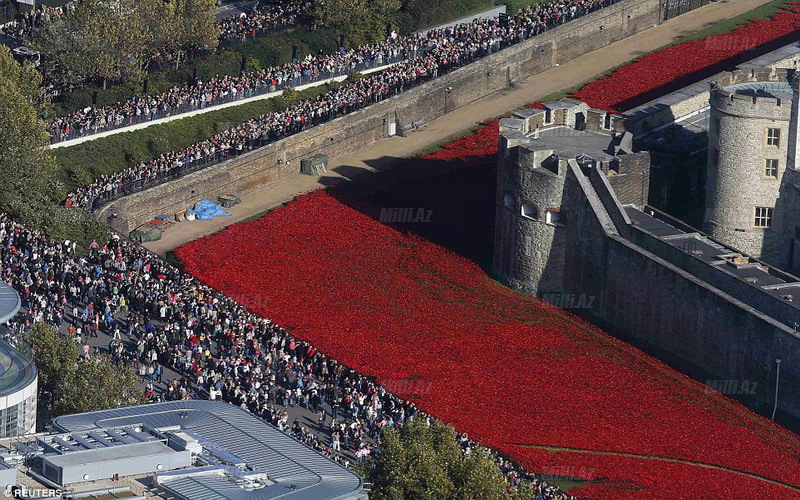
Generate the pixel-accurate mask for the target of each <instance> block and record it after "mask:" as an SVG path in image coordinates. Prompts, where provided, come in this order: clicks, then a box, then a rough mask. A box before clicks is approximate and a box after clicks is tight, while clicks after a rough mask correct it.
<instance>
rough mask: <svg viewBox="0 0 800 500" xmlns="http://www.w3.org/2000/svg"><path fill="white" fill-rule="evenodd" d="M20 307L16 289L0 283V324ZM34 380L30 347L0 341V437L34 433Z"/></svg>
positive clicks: (36, 384) (35, 396)
mask: <svg viewBox="0 0 800 500" xmlns="http://www.w3.org/2000/svg"><path fill="white" fill-rule="evenodd" d="M20 306H21V301H20V298H19V295H18V294H17V292H16V291H15V290H14V289H13V288H11V287H9V286H8V285H6V284H5V283H0V325H2V324H5V323H6V322H7V321H8V320H10V319H11V318H13V317H14V316H15V315H16V314H17V312H19V309H20ZM0 329H2V327H0ZM38 381H39V376H38V372H37V370H36V365H34V363H33V352H32V351H31V350H30V348H29V347H27V346H25V345H24V344H17V345H16V346H12V345H11V344H9V343H8V342H6V341H5V340H0V438H4V437H12V436H21V435H24V434H30V433H33V432H36V402H37V391H38V388H39V385H38Z"/></svg>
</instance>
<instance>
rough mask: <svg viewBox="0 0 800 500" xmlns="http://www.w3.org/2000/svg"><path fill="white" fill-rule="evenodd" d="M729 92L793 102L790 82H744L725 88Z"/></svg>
mask: <svg viewBox="0 0 800 500" xmlns="http://www.w3.org/2000/svg"><path fill="white" fill-rule="evenodd" d="M724 89H725V90H727V91H728V92H734V93H736V94H739V95H746V96H751V97H774V98H776V99H780V100H785V101H791V100H792V87H791V86H790V85H789V83H788V82H744V83H736V84H734V85H728V86H727V87H724Z"/></svg>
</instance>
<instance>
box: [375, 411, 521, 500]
mask: <svg viewBox="0 0 800 500" xmlns="http://www.w3.org/2000/svg"><path fill="white" fill-rule="evenodd" d="M367 475H368V477H369V478H370V480H371V481H372V490H371V491H370V498H375V499H380V500H401V499H412V498H413V499H430V500H434V499H471V498H475V499H478V498H480V499H488V500H491V499H502V498H508V496H507V494H506V491H507V486H506V483H505V480H504V478H503V475H502V474H501V473H500V470H499V469H498V468H497V464H496V463H495V462H494V460H492V458H491V455H489V453H488V451H487V450H486V449H485V448H477V449H476V450H474V451H473V452H472V453H470V454H469V455H465V454H464V453H462V451H461V447H460V446H459V443H458V441H457V440H456V433H455V430H453V428H452V427H449V426H447V425H445V424H443V423H441V422H438V421H437V422H434V423H433V424H431V425H428V423H427V421H426V420H424V419H421V418H416V419H412V420H409V421H406V423H405V424H404V425H403V426H402V427H401V428H400V429H388V430H384V431H383V433H382V441H381V448H380V454H379V455H378V457H377V459H376V460H375V462H374V464H373V465H372V466H371V468H370V469H369V470H368V471H367Z"/></svg>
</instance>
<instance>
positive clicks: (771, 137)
mask: <svg viewBox="0 0 800 500" xmlns="http://www.w3.org/2000/svg"><path fill="white" fill-rule="evenodd" d="M780 145H781V129H779V128H768V129H767V146H775V147H776V148H777V147H780Z"/></svg>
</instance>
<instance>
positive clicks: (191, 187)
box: [101, 0, 661, 233]
mask: <svg viewBox="0 0 800 500" xmlns="http://www.w3.org/2000/svg"><path fill="white" fill-rule="evenodd" d="M660 15H661V13H660V9H659V1H658V0H623V1H621V2H619V3H617V4H615V5H612V6H610V7H607V8H605V9H602V10H600V11H597V12H594V13H592V14H589V15H587V16H584V17H582V18H580V19H576V20H574V21H571V22H569V23H567V24H565V25H563V26H559V27H558V28H555V29H553V30H550V31H548V32H545V33H543V34H541V35H538V36H536V37H533V38H532V39H530V40H527V41H525V42H523V43H520V44H518V45H515V46H513V47H510V48H507V49H505V50H502V51H500V52H498V53H496V54H493V55H491V56H489V57H486V58H484V59H481V60H479V61H477V62H475V63H473V64H470V65H469V66H466V67H464V68H461V69H458V70H456V71H453V72H452V73H449V74H447V75H444V76H442V77H440V78H437V79H436V80H434V81H431V82H429V83H426V84H424V85H421V86H419V87H416V88H414V89H411V90H409V91H407V92H404V93H402V94H400V95H398V96H395V97H393V98H391V99H388V100H386V101H383V102H381V103H378V104H375V105H373V106H370V107H369V108H366V109H363V110H361V111H358V112H356V113H352V114H350V115H347V116H344V117H341V118H339V119H337V120H334V121H332V122H329V123H326V124H323V125H320V126H317V127H314V128H312V129H309V130H306V131H304V132H301V133H300V134H296V135H294V136H292V137H289V138H286V139H283V140H281V141H278V142H276V143H274V144H271V145H269V146H266V147H264V148H261V149H259V150H256V151H253V152H250V153H248V154H245V155H242V156H240V157H237V158H235V159H232V160H229V161H227V162H224V163H221V164H218V165H215V166H212V167H209V168H207V169H205V170H202V171H199V172H196V173H193V174H190V175H187V176H186V177H183V178H181V179H179V180H176V181H173V182H170V183H166V184H162V185H160V186H155V187H153V188H150V189H147V190H145V191H143V192H140V193H137V194H134V195H131V196H127V197H125V198H121V199H119V200H117V201H115V202H113V203H111V204H110V205H108V206H106V207H104V209H103V210H102V211H101V217H102V216H103V215H107V214H110V213H116V214H117V217H116V218H115V219H114V221H113V222H112V223H113V225H114V229H116V230H117V231H119V232H122V233H127V232H129V231H131V230H133V229H135V228H136V227H138V226H139V225H141V224H143V223H145V222H147V221H149V220H151V219H152V217H153V216H155V215H158V214H161V213H166V214H170V213H175V212H177V211H180V210H182V209H185V208H188V207H190V206H192V205H193V204H194V203H195V202H197V201H199V200H201V199H203V198H210V199H212V200H213V199H215V198H216V197H217V196H220V195H223V194H228V193H231V194H242V193H245V192H247V191H250V190H253V189H255V188H258V187H262V186H265V185H269V184H272V183H275V182H278V181H280V180H283V179H287V178H290V177H293V176H295V175H298V174H299V172H300V161H301V160H302V159H304V158H308V157H309V156H311V155H313V154H317V153H321V154H325V155H328V156H329V157H332V158H333V157H337V156H342V155H346V154H348V153H351V152H353V151H356V150H358V149H361V148H364V147H368V146H370V145H372V144H375V143H376V142H378V141H380V140H381V139H382V138H384V137H386V134H387V130H388V123H392V122H395V121H397V122H399V123H400V124H409V123H411V122H415V121H419V120H425V121H430V120H433V119H435V118H438V117H440V116H442V115H444V114H445V113H446V111H452V110H454V109H456V108H459V107H462V106H465V105H467V104H469V103H471V102H473V101H475V100H477V99H480V98H482V97H485V96H487V95H490V94H492V93H495V92H497V91H499V90H502V89H505V88H507V87H508V86H509V84H510V83H513V82H518V81H521V80H523V79H525V78H527V77H529V76H531V75H535V74H538V73H541V72H543V71H545V70H547V69H550V68H552V67H553V66H555V65H556V64H563V63H566V62H567V61H570V60H572V59H575V58H576V57H578V56H580V55H582V54H584V53H587V52H590V51H592V50H596V49H599V48H602V47H605V46H607V45H609V44H611V43H613V42H616V41H619V40H622V39H624V38H626V37H628V36H630V35H633V34H635V33H638V32H640V31H644V30H646V29H648V28H650V27H652V26H654V25H656V24H658V23H659V22H660ZM448 87H450V88H451V89H452V91H451V92H449V93H448V92H447V91H446V90H445V89H447V88H448ZM287 161H288V162H289V164H288V165H287V164H285V162H287Z"/></svg>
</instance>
